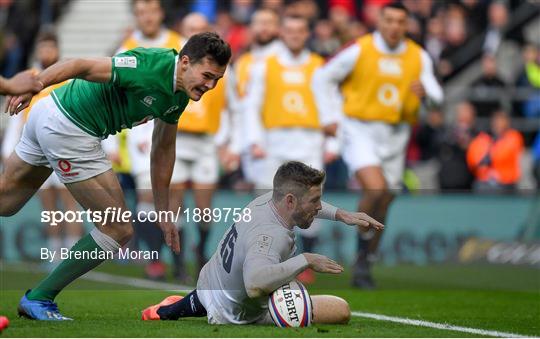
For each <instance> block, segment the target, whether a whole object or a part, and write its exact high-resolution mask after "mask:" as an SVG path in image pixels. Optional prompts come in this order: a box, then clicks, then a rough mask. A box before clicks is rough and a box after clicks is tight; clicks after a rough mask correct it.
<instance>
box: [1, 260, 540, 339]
mask: <svg viewBox="0 0 540 339" xmlns="http://www.w3.org/2000/svg"><path fill="white" fill-rule="evenodd" d="M31 268H33V271H36V270H37V271H39V270H41V271H43V268H42V267H39V266H38V265H32V264H30V265H28V264H27V265H26V267H24V266H19V265H17V268H16V269H15V270H16V271H29V269H31ZM10 269H11V270H13V267H10ZM81 278H82V279H85V280H91V281H97V282H104V283H111V284H118V285H126V286H131V287H140V288H147V289H153V290H164V291H169V292H180V293H189V292H191V291H193V289H194V288H195V287H190V286H185V285H177V284H169V283H164V282H159V281H152V280H148V279H140V278H131V277H126V276H121V275H116V274H109V273H104V272H95V271H90V272H88V273H86V274H85V275H83V276H82V277H81ZM351 314H352V316H353V317H360V318H370V319H375V320H381V321H390V322H394V323H400V324H405V325H412V326H421V327H429V328H435V329H439V330H447V331H457V332H464V333H471V334H478V335H484V336H489V337H500V338H534V337H530V336H526V335H523V334H517V333H508V332H499V331H491V330H483V329H478V328H471V327H462V326H455V325H450V324H441V323H434V322H431V321H425V320H416V319H409V318H400V317H391V316H387V315H382V314H375V313H365V312H357V311H353V312H351Z"/></svg>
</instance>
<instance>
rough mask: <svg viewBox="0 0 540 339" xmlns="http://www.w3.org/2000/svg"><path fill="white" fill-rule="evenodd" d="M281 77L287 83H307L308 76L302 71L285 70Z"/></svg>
mask: <svg viewBox="0 0 540 339" xmlns="http://www.w3.org/2000/svg"><path fill="white" fill-rule="evenodd" d="M281 78H282V79H283V82H285V83H286V84H297V85H302V84H304V83H306V77H305V76H304V73H302V72H301V71H294V70H292V71H284V72H283V73H281Z"/></svg>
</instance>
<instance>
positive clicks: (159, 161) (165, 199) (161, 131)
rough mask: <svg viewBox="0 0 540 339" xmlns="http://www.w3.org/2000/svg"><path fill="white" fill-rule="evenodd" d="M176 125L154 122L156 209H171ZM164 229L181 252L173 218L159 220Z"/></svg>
mask: <svg viewBox="0 0 540 339" xmlns="http://www.w3.org/2000/svg"><path fill="white" fill-rule="evenodd" d="M175 141H176V125H171V124H167V123H165V122H163V121H161V120H159V119H158V120H156V121H155V123H154V132H153V134H152V151H151V154H150V173H151V177H152V193H153V194H154V204H155V206H156V211H168V210H169V185H170V182H171V176H172V170H173V167H174V160H175ZM157 224H158V226H159V227H160V228H161V230H162V231H163V236H164V237H165V243H166V244H167V246H169V247H170V248H171V250H173V251H174V252H175V253H179V252H180V236H179V234H178V231H177V230H176V225H175V224H174V223H173V222H172V220H158V222H157Z"/></svg>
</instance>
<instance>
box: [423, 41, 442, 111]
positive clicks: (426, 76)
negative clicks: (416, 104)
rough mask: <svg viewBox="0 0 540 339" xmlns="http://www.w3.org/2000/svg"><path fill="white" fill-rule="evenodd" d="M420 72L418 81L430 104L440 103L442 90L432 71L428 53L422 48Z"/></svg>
mask: <svg viewBox="0 0 540 339" xmlns="http://www.w3.org/2000/svg"><path fill="white" fill-rule="evenodd" d="M421 57H422V73H421V74H420V82H422V85H423V86H424V88H425V90H426V95H427V99H428V101H429V102H430V103H431V104H435V105H437V106H438V105H441V104H442V101H443V99H444V94H443V90H442V88H441V85H439V82H438V81H437V79H436V78H435V74H434V73H433V62H432V61H431V57H430V56H429V54H428V53H427V52H426V51H424V50H422V52H421Z"/></svg>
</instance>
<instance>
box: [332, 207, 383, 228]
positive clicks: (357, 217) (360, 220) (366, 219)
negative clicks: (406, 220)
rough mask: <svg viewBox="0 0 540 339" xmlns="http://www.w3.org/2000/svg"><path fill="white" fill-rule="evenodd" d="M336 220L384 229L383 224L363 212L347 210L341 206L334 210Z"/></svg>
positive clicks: (363, 226)
mask: <svg viewBox="0 0 540 339" xmlns="http://www.w3.org/2000/svg"><path fill="white" fill-rule="evenodd" d="M336 220H338V221H341V222H343V223H345V224H347V225H351V226H360V227H362V228H365V229H369V228H374V229H376V230H382V229H384V225H383V224H381V223H380V222H378V221H377V220H375V219H373V218H372V217H370V216H369V215H367V214H366V213H364V212H349V211H345V210H342V209H341V208H340V209H338V210H337V212H336Z"/></svg>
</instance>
